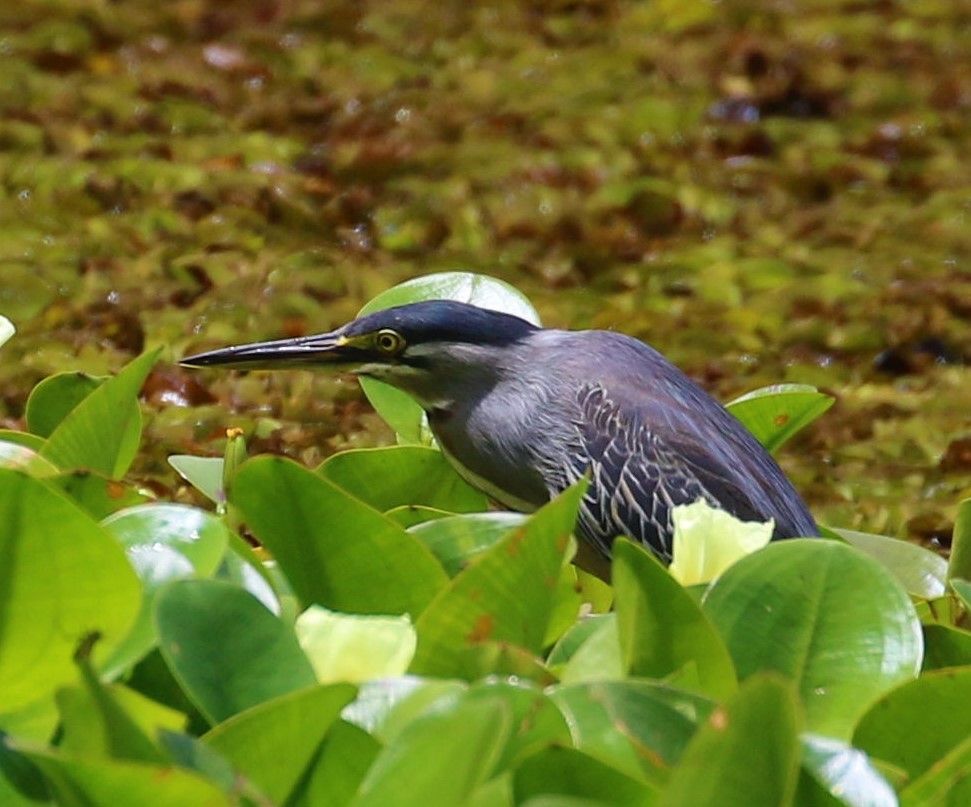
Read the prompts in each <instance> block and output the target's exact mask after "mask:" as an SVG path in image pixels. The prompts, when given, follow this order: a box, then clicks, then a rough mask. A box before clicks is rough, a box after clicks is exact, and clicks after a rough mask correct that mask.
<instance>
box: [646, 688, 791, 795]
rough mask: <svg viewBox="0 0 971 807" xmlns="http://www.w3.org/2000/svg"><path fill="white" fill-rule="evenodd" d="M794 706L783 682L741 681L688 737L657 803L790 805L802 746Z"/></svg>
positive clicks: (788, 690) (788, 689) (789, 689)
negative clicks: (733, 691)
mask: <svg viewBox="0 0 971 807" xmlns="http://www.w3.org/2000/svg"><path fill="white" fill-rule="evenodd" d="M796 710H797V704H796V700H795V697H794V694H793V692H792V687H791V686H790V685H789V683H788V682H785V681H782V680H781V679H779V678H777V677H775V676H770V675H757V676H753V677H752V678H750V679H749V680H748V681H745V682H744V683H743V684H742V686H741V687H740V688H739V690H738V693H737V694H736V695H735V696H734V697H733V698H732V699H731V700H730V701H728V703H727V704H725V705H724V706H719V707H718V708H716V709H715V710H714V711H713V712H712V713H711V715H710V716H709V718H708V722H707V723H705V724H704V725H703V726H701V728H700V729H699V730H698V732H697V733H696V734H695V736H694V737H693V738H692V740H691V742H690V743H689V744H688V747H687V748H686V749H685V751H684V754H683V755H682V756H681V760H680V762H679V763H678V765H677V767H676V768H675V769H674V771H673V772H672V774H671V780H670V782H669V783H668V785H667V787H666V789H665V790H664V792H663V793H662V795H661V799H660V801H659V804H662V805H672V806H673V805H678V807H681V805H689V804H692V805H693V804H740V805H741V804H744V805H746V807H760V806H761V805H765V807H778V806H779V805H786V804H791V803H792V797H793V795H794V793H795V788H796V782H797V778H798V772H799V759H800V751H801V749H800V747H799V737H798V731H799V724H798V718H797V713H796Z"/></svg>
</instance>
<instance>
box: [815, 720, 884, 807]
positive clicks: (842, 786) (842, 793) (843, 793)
mask: <svg viewBox="0 0 971 807" xmlns="http://www.w3.org/2000/svg"><path fill="white" fill-rule="evenodd" d="M802 767H803V770H804V771H805V772H806V773H807V774H808V775H809V776H810V777H811V778H812V780H813V781H814V782H815V783H816V784H817V785H818V786H819V787H820V788H822V790H823V791H824V792H826V793H827V794H829V795H830V796H831V797H832V798H833V799H834V800H836V801H837V802H838V803H839V804H844V805H848V807H897V794H896V793H895V792H894V789H893V788H892V787H891V786H890V784H889V783H888V782H887V780H886V779H884V778H883V776H882V775H881V774H880V772H879V771H878V770H877V769H876V768H875V767H874V766H873V763H871V762H870V759H869V757H867V755H866V754H865V753H863V752H862V751H860V750H859V749H858V748H853V747H852V746H850V745H847V744H846V743H844V742H842V741H841V740H834V739H833V738H831V737H820V736H818V735H815V734H806V735H803V737H802ZM797 803H800V802H798V801H797Z"/></svg>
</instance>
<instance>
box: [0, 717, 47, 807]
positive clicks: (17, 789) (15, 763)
mask: <svg viewBox="0 0 971 807" xmlns="http://www.w3.org/2000/svg"><path fill="white" fill-rule="evenodd" d="M7 736H8V735H6V734H5V733H4V732H2V731H0V804H2V805H3V806H4V807H37V805H38V803H43V804H47V803H49V802H50V797H51V793H50V788H49V786H48V784H47V779H46V778H45V777H44V774H43V773H42V772H41V770H40V768H38V767H37V766H36V765H35V764H34V763H33V762H31V761H30V760H29V759H28V758H27V757H26V756H25V755H24V754H22V753H21V752H20V751H18V750H16V749H14V748H12V747H11V745H10V744H9V743H8V741H7Z"/></svg>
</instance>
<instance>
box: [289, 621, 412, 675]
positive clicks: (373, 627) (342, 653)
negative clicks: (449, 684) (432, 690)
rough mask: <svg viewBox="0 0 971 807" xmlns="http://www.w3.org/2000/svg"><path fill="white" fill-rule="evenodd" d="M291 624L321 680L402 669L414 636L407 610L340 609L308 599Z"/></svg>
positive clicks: (409, 656)
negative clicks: (371, 612) (374, 612)
mask: <svg viewBox="0 0 971 807" xmlns="http://www.w3.org/2000/svg"><path fill="white" fill-rule="evenodd" d="M295 627H296V631H297V639H298V640H299V641H300V646H301V647H302V648H303V650H304V652H305V653H306V654H307V657H308V658H309V659H310V663H311V664H312V665H313V668H314V672H315V673H316V674H317V680H318V681H319V682H320V683H322V684H329V683H331V682H334V681H350V682H353V683H357V682H359V681H367V680H369V679H372V678H391V677H394V676H398V675H404V673H405V670H407V669H408V665H409V664H411V660H412V658H413V657H414V655H415V647H416V645H417V642H418V639H417V636H416V635H415V629H414V627H413V626H412V624H411V619H409V618H408V616H407V614H405V615H403V616H361V615H359V614H338V613H335V612H333V611H328V610H327V609H326V608H321V607H320V606H319V605H312V606H310V608H308V609H307V610H306V611H304V612H303V613H302V614H301V615H300V616H299V617H298V619H297V623H296V626H295Z"/></svg>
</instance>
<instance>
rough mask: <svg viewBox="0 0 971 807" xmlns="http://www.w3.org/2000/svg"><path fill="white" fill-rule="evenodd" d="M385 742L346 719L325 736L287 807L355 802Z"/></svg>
mask: <svg viewBox="0 0 971 807" xmlns="http://www.w3.org/2000/svg"><path fill="white" fill-rule="evenodd" d="M380 751H381V745H380V743H378V741H377V740H375V739H374V738H373V737H372V736H371V735H370V734H368V733H367V732H365V731H363V730H362V729H359V728H358V727H357V726H352V725H350V724H349V723H345V722H344V721H342V720H339V721H337V723H336V724H335V725H334V726H333V728H331V730H330V731H329V732H328V734H327V736H326V737H324V742H323V745H322V746H321V748H320V751H319V753H318V754H317V758H316V760H315V761H314V765H313V768H312V769H311V771H310V775H309V776H308V778H307V780H306V782H305V784H304V785H303V787H302V788H301V792H300V793H299V795H298V796H297V797H296V798H294V799H293V800H292V801H291V802H288V804H287V807H318V805H326V807H344V806H345V805H347V804H350V803H351V800H352V799H353V798H354V794H355V793H356V792H357V791H358V789H359V788H360V786H361V782H362V781H363V780H364V777H365V776H366V775H367V772H368V771H369V770H370V769H371V765H372V764H373V763H374V760H375V758H376V757H377V755H378V753H379V752H380Z"/></svg>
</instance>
